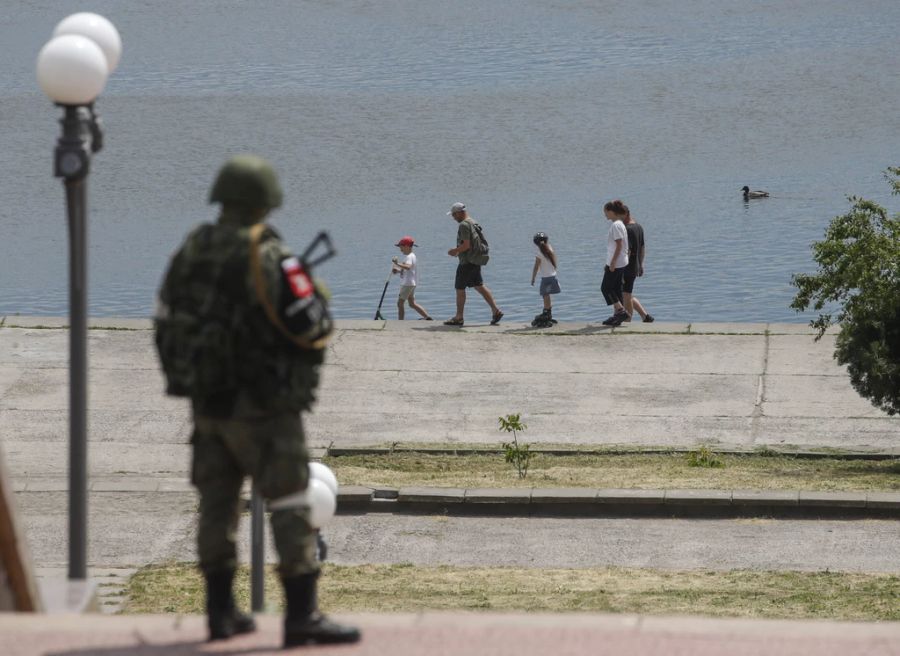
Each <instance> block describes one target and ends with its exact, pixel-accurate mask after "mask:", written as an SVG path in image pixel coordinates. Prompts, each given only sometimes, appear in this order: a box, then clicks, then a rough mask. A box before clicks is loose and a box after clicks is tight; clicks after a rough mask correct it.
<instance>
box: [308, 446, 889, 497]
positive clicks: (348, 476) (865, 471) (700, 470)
mask: <svg viewBox="0 0 900 656" xmlns="http://www.w3.org/2000/svg"><path fill="white" fill-rule="evenodd" d="M695 453H698V454H699V452H695ZM696 457H697V458H700V459H701V460H703V462H707V463H710V462H714V463H716V464H714V465H710V464H706V465H705V466H691V462H690V461H691V459H690V457H687V458H686V457H685V456H684V454H666V453H660V454H646V453H625V454H609V453H603V452H597V453H595V454H594V453H591V454H580V455H572V456H568V455H551V454H545V453H536V454H535V455H534V459H533V460H532V461H531V465H530V468H529V470H528V478H527V479H520V478H519V477H518V474H517V473H516V471H515V469H514V468H512V467H510V466H509V465H508V464H507V463H506V462H504V458H503V455H502V454H501V453H496V454H493V453H483V454H465V455H438V454H422V453H415V452H404V451H396V452H394V453H388V454H383V455H353V456H329V457H327V458H325V459H323V462H324V463H325V464H327V465H328V466H329V467H331V468H332V469H334V471H335V473H336V474H337V477H338V480H339V481H340V482H341V484H343V485H367V486H374V487H377V486H387V487H404V486H412V485H424V486H433V487H592V488H638V489H673V488H689V489H725V490H733V489H764V490H797V489H803V490H816V491H829V490H832V491H850V490H857V491H868V490H887V491H891V490H900V459H893V460H842V459H839V458H821V459H814V460H813V459H805V458H794V457H789V456H780V455H770V454H769V453H765V454H752V455H728V454H718V453H712V452H708V453H707V454H706V455H705V456H703V455H698V456H696Z"/></svg>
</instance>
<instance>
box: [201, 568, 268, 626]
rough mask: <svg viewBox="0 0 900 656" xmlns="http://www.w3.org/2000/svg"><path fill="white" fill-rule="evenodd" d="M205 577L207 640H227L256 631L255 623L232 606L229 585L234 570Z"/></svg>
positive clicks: (232, 578) (232, 598)
mask: <svg viewBox="0 0 900 656" xmlns="http://www.w3.org/2000/svg"><path fill="white" fill-rule="evenodd" d="M205 577H206V621H207V626H208V628H209V639H210V641H213V640H227V639H228V638H230V637H231V636H234V635H238V634H240V633H252V632H253V631H256V622H255V621H254V620H253V618H252V617H251V616H249V615H245V614H244V613H242V612H241V611H239V610H238V609H237V607H236V606H235V605H234V595H233V594H232V592H231V583H232V581H233V580H234V570H221V571H218V572H209V573H206V574H205Z"/></svg>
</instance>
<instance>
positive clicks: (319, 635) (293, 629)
mask: <svg viewBox="0 0 900 656" xmlns="http://www.w3.org/2000/svg"><path fill="white" fill-rule="evenodd" d="M318 578H319V574H318V573H314V574H300V575H299V576H290V577H284V578H282V579H281V583H282V585H283V586H284V597H285V600H286V601H287V613H286V615H285V618H284V647H285V648H288V647H298V646H300V645H325V644H337V643H345V642H358V641H359V639H360V637H361V635H360V632H359V629H357V628H356V627H353V626H344V625H343V624H338V623H337V622H332V621H331V620H329V619H328V618H327V617H325V616H324V615H323V614H322V613H320V612H319V604H318V600H317V595H316V589H317V587H318Z"/></svg>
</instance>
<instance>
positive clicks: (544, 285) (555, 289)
mask: <svg viewBox="0 0 900 656" xmlns="http://www.w3.org/2000/svg"><path fill="white" fill-rule="evenodd" d="M547 294H559V280H557V278H556V276H550V277H548V278H541V296H546V295H547Z"/></svg>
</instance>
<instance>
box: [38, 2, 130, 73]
mask: <svg viewBox="0 0 900 656" xmlns="http://www.w3.org/2000/svg"><path fill="white" fill-rule="evenodd" d="M65 34H77V35H79V36H86V37H87V38H89V39H90V40H91V41H93V42H94V43H96V44H97V45H98V46H100V49H101V50H102V51H103V54H104V56H105V57H106V63H107V68H108V70H109V72H110V73H112V72H113V71H114V70H116V67H117V66H118V65H119V58H120V57H121V56H122V37H120V36H119V31H118V30H117V29H116V27H115V25H113V24H112V23H111V22H109V20H107V19H106V18H104V17H103V16H101V15H100V14H92V13H90V12H86V11H85V12H79V13H77V14H72V15H71V16H67V17H66V18H64V19H62V20H61V21H60V22H59V24H58V25H57V26H56V29H55V30H53V36H63V35H65Z"/></svg>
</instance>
